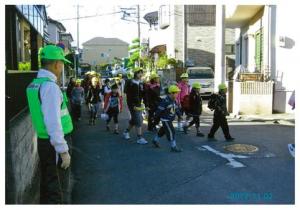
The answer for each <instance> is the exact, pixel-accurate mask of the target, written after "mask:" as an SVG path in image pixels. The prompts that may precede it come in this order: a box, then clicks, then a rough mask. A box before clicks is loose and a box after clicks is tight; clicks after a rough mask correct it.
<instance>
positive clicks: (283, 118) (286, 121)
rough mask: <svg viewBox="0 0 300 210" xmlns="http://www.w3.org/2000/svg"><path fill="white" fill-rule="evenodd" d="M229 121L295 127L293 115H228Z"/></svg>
mask: <svg viewBox="0 0 300 210" xmlns="http://www.w3.org/2000/svg"><path fill="white" fill-rule="evenodd" d="M228 118H229V119H239V120H240V121H247V122H267V121H269V122H270V121H273V122H274V123H276V124H282V125H291V126H295V114H294V113H282V114H271V115H236V116H233V115H230V116H229V117H228Z"/></svg>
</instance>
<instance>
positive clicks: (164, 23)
mask: <svg viewBox="0 0 300 210" xmlns="http://www.w3.org/2000/svg"><path fill="white" fill-rule="evenodd" d="M158 19H159V27H160V29H165V28H167V27H169V25H170V6H169V5H162V6H160V8H159V14H158Z"/></svg>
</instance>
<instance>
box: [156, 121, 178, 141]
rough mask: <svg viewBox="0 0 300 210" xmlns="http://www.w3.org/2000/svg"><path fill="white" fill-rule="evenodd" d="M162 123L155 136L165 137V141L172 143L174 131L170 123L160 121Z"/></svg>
mask: <svg viewBox="0 0 300 210" xmlns="http://www.w3.org/2000/svg"><path fill="white" fill-rule="evenodd" d="M161 122H162V125H163V126H162V127H161V128H160V129H159V130H158V133H157V136H158V137H159V138H160V137H162V136H163V135H165V134H166V135H167V139H168V140H169V141H174V140H175V129H174V126H173V123H172V121H161Z"/></svg>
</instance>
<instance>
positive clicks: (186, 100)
mask: <svg viewBox="0 0 300 210" xmlns="http://www.w3.org/2000/svg"><path fill="white" fill-rule="evenodd" d="M181 106H182V108H183V109H184V110H185V111H188V110H190V95H186V96H184V97H183V101H182V104H181Z"/></svg>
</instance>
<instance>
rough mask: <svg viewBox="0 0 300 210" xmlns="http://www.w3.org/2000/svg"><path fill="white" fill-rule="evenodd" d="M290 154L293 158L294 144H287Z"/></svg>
mask: <svg viewBox="0 0 300 210" xmlns="http://www.w3.org/2000/svg"><path fill="white" fill-rule="evenodd" d="M288 149H289V152H290V154H291V155H292V156H293V157H295V144H288Z"/></svg>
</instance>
